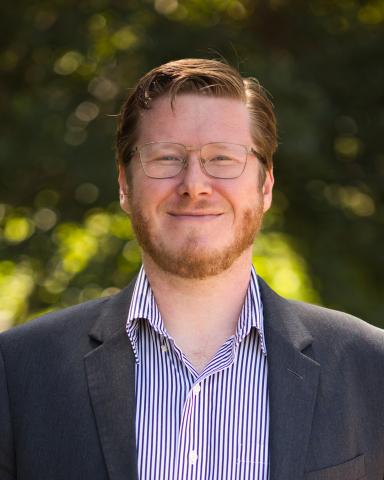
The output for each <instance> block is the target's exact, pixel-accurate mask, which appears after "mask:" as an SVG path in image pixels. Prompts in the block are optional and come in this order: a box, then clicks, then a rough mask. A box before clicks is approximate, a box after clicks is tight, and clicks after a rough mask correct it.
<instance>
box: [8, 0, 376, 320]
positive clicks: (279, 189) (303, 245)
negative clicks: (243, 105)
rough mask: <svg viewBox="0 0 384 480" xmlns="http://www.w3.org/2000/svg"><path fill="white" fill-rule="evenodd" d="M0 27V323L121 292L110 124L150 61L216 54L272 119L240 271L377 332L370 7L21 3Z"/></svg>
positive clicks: (244, 2)
mask: <svg viewBox="0 0 384 480" xmlns="http://www.w3.org/2000/svg"><path fill="white" fill-rule="evenodd" d="M0 22H1V29H0V39H1V50H0V74H1V77H0V78H1V80H0V109H1V117H0V122H1V123H0V124H1V137H0V155H1V157H0V162H1V163H0V169H1V170H0V194H1V197H0V330H1V329H6V328H9V327H10V326H11V325H14V324H17V323H21V322H24V321H26V320H28V319H30V318H32V317H33V316H36V315H38V314H41V313H42V312H45V311H48V310H51V309H53V308H59V307H63V306H67V305H71V304H73V303H77V302H81V301H84V300H87V299H90V298H95V297H97V296H100V295H108V294H110V293H113V292H115V291H116V290H117V289H119V288H122V287H123V286H124V285H126V284H127V282H128V281H129V279H130V278H131V277H132V276H133V275H134V273H135V272H136V271H137V269H138V268H139V265H140V254H139V251H138V248H137V244H136V242H135V240H134V238H133V235H132V230H131V226H130V223H129V220H128V219H127V217H126V216H125V215H124V214H123V213H122V212H121V211H120V209H119V205H118V202H117V194H118V189H117V183H116V169H115V164H114V151H113V143H114V130H115V124H116V118H115V115H116V114H117V113H118V111H119V108H120V105H121V103H122V100H123V99H124V97H125V96H126V94H127V92H128V91H129V88H130V87H132V86H133V85H134V83H135V81H136V80H137V79H138V78H139V77H140V76H141V75H142V74H143V73H144V72H146V71H147V70H149V69H150V68H152V67H154V66H156V65H159V64H160V63H163V62H165V61H168V60H172V59H177V58H182V57H208V58H217V57H220V56H222V57H224V58H225V59H226V60H228V61H229V62H230V63H231V64H233V65H234V66H236V67H238V68H239V69H240V71H241V73H242V74H243V75H250V76H256V77H257V78H258V79H259V80H260V81H261V83H262V84H263V85H264V86H265V87H266V88H267V89H268V90H269V92H270V93H271V95H272V97H273V101H274V104H275V107H276V113H277V117H278V123H279V137H280V147H279V151H278V154H277V155H276V157H275V175H276V179H277V184H276V192H275V198H274V206H273V209H272V211H271V212H270V213H269V214H268V216H267V218H266V220H265V224H264V229H263V233H262V234H261V235H260V237H259V239H258V240H257V242H256V244H255V249H254V261H255V265H256V268H257V271H258V272H259V273H260V274H261V275H262V276H264V277H265V278H266V280H267V281H268V282H269V283H270V284H271V285H272V286H273V287H274V288H275V289H276V290H277V291H279V292H280V293H282V294H283V295H286V296H288V297H292V298H297V299H302V300H306V301H311V302H315V303H318V304H323V305H326V306H329V307H332V308H336V309H341V310H344V311H348V312H350V313H352V314H355V315H357V316H360V317H363V318H364V319H366V320H368V321H369V322H371V323H374V324H376V325H378V326H381V327H383V326H384V299H383V280H384V249H383V245H384V238H383V237H384V229H383V224H384V204H383V194H384V186H383V185H384V135H383V131H384V88H383V86H384V61H383V60H384V28H383V26H384V1H383V0H369V1H358V0H338V1H330V0H329V1H328V0H301V1H300V0H179V1H178V0H141V1H139V0H124V1H123V0H80V1H74V0H65V1H62V0H49V2H48V1H44V0H39V1H37V0H30V1H28V0H24V1H22V2H6V3H5V4H4V5H3V6H2V15H1V20H0Z"/></svg>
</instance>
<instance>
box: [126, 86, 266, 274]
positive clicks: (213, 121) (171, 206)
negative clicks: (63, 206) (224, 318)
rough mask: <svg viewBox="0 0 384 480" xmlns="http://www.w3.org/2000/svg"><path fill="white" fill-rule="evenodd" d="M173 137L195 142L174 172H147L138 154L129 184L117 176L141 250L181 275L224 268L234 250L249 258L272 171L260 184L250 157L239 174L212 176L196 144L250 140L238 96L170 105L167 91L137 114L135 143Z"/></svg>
mask: <svg viewBox="0 0 384 480" xmlns="http://www.w3.org/2000/svg"><path fill="white" fill-rule="evenodd" d="M149 142H175V143H181V144H184V145H188V146H194V147H197V148H196V150H192V151H190V153H189V156H188V166H187V167H186V168H185V169H184V170H183V171H182V172H180V173H179V174H178V175H177V176H176V177H174V178H167V179H153V178H149V177H147V176H146V175H145V173H144V171H143V169H142V167H141V165H140V161H139V158H138V154H136V155H134V157H133V158H132V159H131V165H130V173H129V175H131V179H130V181H129V185H128V186H127V185H126V179H125V173H124V171H123V170H122V169H121V170H120V175H119V183H120V190H121V191H124V192H127V195H126V196H122V197H121V206H122V208H123V209H124V210H125V211H126V212H127V213H128V214H129V215H130V216H131V221H132V225H133V228H134V230H135V233H136V236H137V238H138V241H139V244H140V246H141V247H142V249H143V261H144V264H145V261H146V258H147V256H149V257H150V258H151V259H152V260H153V261H154V262H155V263H156V264H157V266H158V267H160V268H161V269H162V270H163V271H166V272H169V273H172V274H175V275H178V276H181V277H184V278H199V279H202V278H206V277H209V276H212V275H217V274H219V273H221V272H222V271H224V270H226V269H227V268H229V267H230V266H231V265H232V264H233V262H234V261H235V260H236V259H238V258H239V257H240V256H249V258H251V250H252V243H253V241H254V239H255V236H256V234H257V232H258V230H259V229H260V226H261V221H262V217H263V213H264V212H265V211H267V210H268V208H269V207H270V204H271V199H272V186H273V175H272V172H267V174H266V178H265V181H264V182H261V179H262V178H263V174H262V165H261V164H260V162H259V160H258V159H257V158H256V157H255V156H254V155H248V160H247V165H246V167H245V170H244V172H243V173H242V175H241V176H240V177H238V178H234V179H217V178H212V177H209V176H207V175H206V174H205V173H204V172H203V171H202V169H201V166H200V162H199V151H198V148H199V147H200V146H202V145H205V144H207V143H211V142H229V143H235V144H242V145H247V146H252V145H253V142H252V137H251V133H250V121H249V114H248V111H247V108H246V106H245V105H244V104H243V103H242V102H241V101H239V100H235V99H230V98H221V97H220V98H218V97H209V96H203V95H197V94H183V95H179V96H177V97H176V100H175V103H174V106H173V109H172V108H171V104H170V100H169V97H167V96H163V97H160V98H158V99H157V100H155V101H154V102H153V104H152V106H151V109H150V110H147V111H144V112H143V113H142V117H141V121H140V134H139V138H138V141H137V145H142V144H144V143H149Z"/></svg>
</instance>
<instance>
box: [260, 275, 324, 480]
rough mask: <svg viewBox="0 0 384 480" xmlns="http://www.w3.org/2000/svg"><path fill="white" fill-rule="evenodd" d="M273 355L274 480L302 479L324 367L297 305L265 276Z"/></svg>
mask: <svg viewBox="0 0 384 480" xmlns="http://www.w3.org/2000/svg"><path fill="white" fill-rule="evenodd" d="M260 286H261V294H262V301H263V309H264V319H265V320H264V321H265V336H266V346H267V355H268V389H269V407H270V471H271V475H270V480H301V479H302V478H304V467H305V459H306V452H307V448H308V442H309V438H310V433H311V424H312V417H313V413H314V406H315V400H316V395H317V387H318V381H319V372H320V365H319V363H318V362H316V361H315V360H313V359H312V358H311V357H310V356H309V353H310V351H311V344H312V341H313V339H312V337H311V335H310V334H309V333H308V331H307V330H306V328H305V327H304V326H303V324H302V323H301V322H300V320H299V319H298V318H297V312H296V310H295V309H294V308H293V307H292V304H291V303H289V302H288V301H286V300H284V299H283V298H281V297H279V296H278V295H277V294H275V293H274V292H273V291H272V290H271V289H270V288H269V287H268V286H267V285H266V284H265V283H264V282H263V281H262V280H260Z"/></svg>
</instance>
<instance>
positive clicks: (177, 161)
mask: <svg viewBox="0 0 384 480" xmlns="http://www.w3.org/2000/svg"><path fill="white" fill-rule="evenodd" d="M139 154H140V160H141V164H142V166H143V169H144V172H145V174H146V175H148V177H152V178H170V177H175V176H176V175H178V174H179V173H180V172H181V170H182V168H183V166H184V159H185V156H186V150H185V147H184V146H183V145H179V144H177V143H163V142H160V143H148V144H146V145H143V146H142V147H140V148H139Z"/></svg>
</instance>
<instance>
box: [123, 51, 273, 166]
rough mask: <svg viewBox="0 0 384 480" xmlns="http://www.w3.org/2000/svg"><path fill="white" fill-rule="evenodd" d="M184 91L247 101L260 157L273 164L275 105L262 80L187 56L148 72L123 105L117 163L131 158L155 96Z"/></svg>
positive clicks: (230, 68) (219, 64)
mask: <svg viewBox="0 0 384 480" xmlns="http://www.w3.org/2000/svg"><path fill="white" fill-rule="evenodd" d="M183 93H196V94H197V95H210V96H213V97H227V98H234V99H238V100H240V101H242V102H244V103H245V105H246V106H247V108H248V110H249V113H250V118H251V135H252V138H253V141H254V143H255V146H256V148H257V151H258V153H259V155H258V156H259V157H260V159H261V160H262V161H263V163H264V164H265V166H266V168H267V169H271V168H272V159H273V154H274V152H275V151H276V148H277V131H276V118H275V114H274V111H273V105H272V103H271V101H270V100H269V98H268V95H267V93H266V91H265V90H264V88H263V87H262V86H261V85H260V83H259V82H258V81H257V80H256V79H255V78H252V77H249V78H243V77H242V76H241V75H240V73H239V72H238V71H237V70H236V69H235V68H233V67H231V66H230V65H227V64H226V63H224V62H221V61H218V60H207V59H198V58H187V59H183V60H176V61H172V62H168V63H165V64H164V65H160V66H159V67H156V68H154V69H153V70H151V71H150V72H148V73H147V74H145V75H144V76H143V77H142V78H141V79H140V80H139V81H138V83H137V85H136V87H135V88H134V89H133V91H132V92H131V94H130V95H129V97H128V98H127V100H126V101H125V103H124V104H123V107H122V109H121V112H120V115H119V121H118V128H117V138H116V154H117V155H116V156H117V162H118V164H120V165H121V164H127V163H128V162H129V159H130V156H131V151H132V149H133V147H134V145H135V142H136V140H137V138H138V130H139V128H140V113H141V112H142V111H144V110H148V109H150V108H151V103H152V102H153V100H155V99H156V98H159V97H161V96H163V95H169V96H170V101H171V102H172V103H173V102H174V100H175V97H176V96H177V95H179V94H183Z"/></svg>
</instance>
